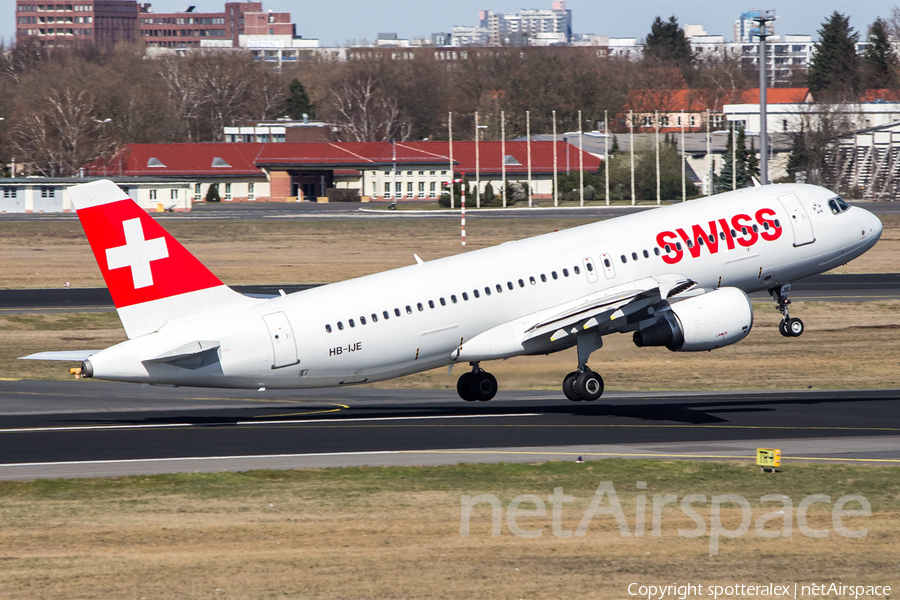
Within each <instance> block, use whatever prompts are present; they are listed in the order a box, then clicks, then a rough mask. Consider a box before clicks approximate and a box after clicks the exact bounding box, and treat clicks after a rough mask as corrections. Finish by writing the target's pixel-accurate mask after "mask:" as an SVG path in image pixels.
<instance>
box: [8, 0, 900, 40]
mask: <svg viewBox="0 0 900 600" xmlns="http://www.w3.org/2000/svg"><path fill="white" fill-rule="evenodd" d="M29 1H30V2H41V1H42V0H29ZM70 1H71V0H70ZM150 3H151V4H152V6H153V9H154V11H155V12H175V11H178V10H181V9H182V8H184V7H185V6H187V5H189V4H193V5H195V6H196V9H195V12H219V11H222V10H223V7H224V4H225V0H193V2H190V0H155V1H153V0H151V2H150ZM898 4H900V0H840V1H833V0H768V3H766V2H762V3H759V2H757V1H756V0H748V1H746V2H745V1H734V0H668V1H663V0H568V2H567V3H566V8H569V9H570V10H571V11H572V29H573V32H574V33H593V34H595V35H607V36H610V37H636V38H639V39H640V38H643V37H645V36H646V35H647V33H648V32H649V31H650V24H651V23H652V22H653V19H654V18H655V17H656V16H661V17H663V18H664V19H667V18H668V17H670V16H672V15H674V16H675V17H676V18H677V19H678V22H679V23H680V24H682V25H684V24H691V25H702V26H703V27H704V28H705V29H706V32H707V33H708V34H710V35H724V36H725V39H726V41H732V37H733V31H734V21H735V20H736V19H737V18H738V17H739V16H740V14H741V13H742V12H745V11H747V10H750V9H774V10H775V14H776V16H777V17H778V20H777V21H776V22H775V33H776V34H809V35H812V36H814V38H815V39H817V38H818V36H817V34H816V32H817V31H818V30H819V29H820V28H821V26H822V23H823V21H825V20H826V19H827V18H828V16H829V15H831V13H832V12H834V11H838V12H841V13H842V14H845V15H847V16H849V17H850V25H851V26H852V27H853V28H854V29H855V30H856V31H859V32H862V35H861V39H862V38H863V37H865V32H866V30H867V28H868V26H869V25H870V24H871V23H872V22H873V21H874V20H875V19H876V18H877V17H882V18H885V19H887V18H888V17H890V14H891V9H892V8H894V7H895V6H897V5H898ZM550 5H551V0H443V1H437V0H263V8H264V9H265V10H268V9H272V10H273V11H275V12H289V13H291V19H292V21H293V22H294V23H296V24H297V33H298V35H300V36H302V37H304V38H316V39H319V40H320V43H321V45H323V46H341V45H344V44H346V43H347V42H348V41H357V42H359V41H362V40H369V41H371V40H374V39H376V37H377V36H378V34H379V33H396V34H397V35H398V37H400V38H408V39H409V38H413V37H430V36H431V34H432V33H435V32H439V31H447V32H449V31H450V30H451V29H452V28H453V26H454V25H477V24H478V11H479V10H493V11H495V12H507V13H515V12H518V11H519V10H521V9H522V8H550ZM15 6H16V2H15V1H14V0H0V38H2V39H4V40H6V41H11V40H13V39H14V37H15V27H16V25H15Z"/></svg>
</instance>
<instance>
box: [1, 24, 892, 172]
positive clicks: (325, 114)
mask: <svg viewBox="0 0 900 600" xmlns="http://www.w3.org/2000/svg"><path fill="white" fill-rule="evenodd" d="M847 23H848V21H847V19H846V17H844V16H843V15H840V14H839V13H834V15H832V16H831V17H830V18H829V20H827V21H826V22H825V24H823V29H822V30H821V31H820V32H819V33H820V37H821V40H822V41H821V42H820V44H819V45H818V46H817V49H816V56H815V60H814V62H813V66H812V68H811V69H810V71H809V74H808V79H809V81H808V83H809V86H810V87H811V89H813V90H814V91H816V93H820V94H822V97H826V96H828V97H835V98H849V97H851V96H852V95H853V94H857V95H858V94H859V93H860V91H861V90H863V89H864V88H865V87H871V86H873V85H877V86H878V87H897V86H898V85H900V84H898V83H897V71H898V66H897V60H896V57H895V56H894V55H893V51H892V49H891V47H890V44H889V43H887V42H886V41H885V40H887V36H888V34H890V33H891V32H896V30H897V24H898V23H900V15H898V14H897V9H895V13H894V14H893V15H892V17H891V19H889V20H888V21H882V20H880V19H879V20H878V21H876V23H875V24H873V25H872V27H871V28H870V36H869V39H870V41H873V40H874V41H873V43H871V44H870V47H869V50H868V51H867V54H866V56H865V57H864V58H863V61H864V63H863V64H860V63H859V62H852V61H858V60H859V59H858V58H857V57H856V55H855V51H854V52H853V53H852V54H853V56H852V57H850V55H849V54H848V48H849V46H848V45H847V43H848V41H850V42H852V43H854V44H855V41H856V40H857V39H858V34H856V33H854V32H853V31H852V29H850V28H849V25H848V24H847ZM892 28H893V29H892ZM854 36H856V37H854ZM454 50H455V51H456V52H457V53H458V55H459V56H460V58H459V59H458V60H455V61H446V60H441V59H440V58H438V56H437V53H435V52H411V53H403V54H404V58H402V59H395V58H394V57H392V56H391V54H392V53H393V52H394V51H393V50H382V49H377V48H376V49H372V52H367V53H365V56H364V57H362V58H356V59H354V60H347V61H336V60H328V59H325V58H321V57H316V56H314V55H310V56H309V57H308V59H307V60H301V61H299V62H298V63H297V64H292V65H285V66H284V67H283V69H282V70H281V71H274V70H272V69H271V68H270V67H269V65H267V64H266V63H265V61H255V60H254V59H253V57H252V56H251V55H250V54H249V53H246V52H235V51H228V50H224V51H223V50H215V49H209V50H200V51H192V52H188V53H186V54H185V55H164V56H162V57H160V58H150V57H148V56H147V55H146V54H145V52H144V48H143V47H141V46H139V45H124V44H123V45H119V46H116V47H115V48H111V49H105V48H100V47H95V46H72V47H61V48H44V47H41V46H40V45H39V44H37V43H36V42H30V41H28V40H20V41H18V42H17V43H16V44H14V45H12V46H10V47H7V48H3V47H0V117H3V118H4V121H2V122H0V163H7V162H9V161H10V159H12V158H13V157H15V159H16V160H17V161H18V162H19V163H20V164H25V165H27V168H28V169H29V172H30V173H33V174H39V175H47V176H71V175H75V174H76V173H77V171H78V169H79V168H80V167H81V166H83V165H85V164H87V163H88V162H90V161H91V160H94V159H96V158H98V157H101V156H103V155H105V154H107V153H110V152H112V151H113V150H114V149H115V148H116V147H118V146H119V145H121V144H126V143H151V142H155V143H168V142H190V141H216V140H221V139H222V135H223V131H222V130H223V128H224V127H226V126H232V125H238V124H240V123H243V122H245V121H247V120H264V119H273V118H278V117H283V116H289V117H290V118H294V119H299V118H301V116H302V115H303V114H304V113H305V114H308V115H310V117H315V118H319V119H322V120H325V121H327V122H329V123H333V124H335V125H336V126H337V135H338V136H339V139H341V140H346V141H389V140H392V139H393V140H398V141H405V140H411V139H446V138H447V136H448V134H449V131H448V125H449V124H448V120H447V115H448V113H450V112H452V113H453V134H454V137H455V138H456V139H472V137H473V133H474V116H475V112H476V111H477V112H478V113H479V122H480V124H481V125H485V126H486V127H487V128H486V130H485V131H484V139H499V138H500V129H501V124H500V114H501V112H503V113H504V114H505V119H504V125H505V133H506V136H507V138H512V137H516V136H522V135H524V134H525V133H526V112H528V113H529V115H530V127H531V132H532V133H536V132H541V133H549V132H550V131H551V129H552V126H553V123H552V119H553V113H554V111H555V113H556V125H557V128H558V131H560V132H564V131H567V130H568V131H571V130H576V129H578V128H579V126H580V127H581V128H584V129H594V128H595V127H596V124H597V123H598V122H601V121H602V120H603V118H604V114H608V115H609V117H610V118H613V117H615V116H616V115H621V113H622V112H623V109H624V108H625V107H626V102H627V99H628V97H629V93H630V92H631V91H632V90H660V89H663V90H664V89H684V88H688V89H691V90H697V91H698V92H700V93H701V94H705V95H706V97H721V96H722V95H724V93H727V92H728V91H730V90H740V89H750V88H754V87H756V85H757V84H756V81H757V77H758V74H757V72H756V71H755V70H748V68H747V67H746V66H745V65H742V63H741V61H740V59H739V58H737V57H733V56H728V55H718V56H702V57H701V56H698V55H697V54H695V53H694V52H693V51H692V50H691V48H690V43H689V41H688V40H687V39H686V38H685V36H684V33H683V31H682V29H681V28H680V26H679V25H678V22H677V20H676V19H675V17H671V18H669V19H667V20H664V19H662V18H660V17H656V19H655V20H654V21H653V23H652V24H651V28H650V33H649V34H648V36H647V38H646V40H645V49H644V52H643V55H642V56H641V57H640V58H630V57H623V56H600V55H598V51H597V49H596V48H538V47H513V48H510V47H507V48H457V49H454ZM362 54H363V53H359V55H360V56H362ZM462 55H465V58H462ZM848 61H850V62H848ZM848 65H850V66H848ZM848 73H849V75H848ZM854 74H855V75H854ZM794 83H795V84H798V85H802V84H803V83H804V82H803V81H798V82H794ZM579 111H581V115H582V119H583V121H582V122H581V123H579V122H578V112H579ZM611 177H612V175H611ZM617 185H618V184H617ZM653 185H654V187H655V182H654V184H653ZM629 187H630V186H629Z"/></svg>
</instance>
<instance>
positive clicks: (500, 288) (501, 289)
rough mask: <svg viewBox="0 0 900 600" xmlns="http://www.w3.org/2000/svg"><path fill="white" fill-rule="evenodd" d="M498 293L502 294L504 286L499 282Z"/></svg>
mask: <svg viewBox="0 0 900 600" xmlns="http://www.w3.org/2000/svg"><path fill="white" fill-rule="evenodd" d="M497 293H498V294H502V293H503V286H502V285H500V284H499V283H498V284H497Z"/></svg>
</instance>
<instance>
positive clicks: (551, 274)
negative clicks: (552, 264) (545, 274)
mask: <svg viewBox="0 0 900 600" xmlns="http://www.w3.org/2000/svg"><path fill="white" fill-rule="evenodd" d="M550 277H552V278H553V279H559V275H557V274H556V271H551V272H550Z"/></svg>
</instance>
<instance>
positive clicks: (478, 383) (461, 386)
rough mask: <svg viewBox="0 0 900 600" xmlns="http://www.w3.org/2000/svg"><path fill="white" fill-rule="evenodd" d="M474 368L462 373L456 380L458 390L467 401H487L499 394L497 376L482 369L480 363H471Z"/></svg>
mask: <svg viewBox="0 0 900 600" xmlns="http://www.w3.org/2000/svg"><path fill="white" fill-rule="evenodd" d="M469 364H471V365H472V370H471V371H469V372H468V373H463V374H462V375H460V377H459V380H458V381H457V382H456V392H457V393H458V394H459V397H460V398H462V399H463V400H465V401H466V402H475V401H476V400H479V401H481V402H487V401H488V400H490V399H491V398H493V397H494V396H496V395H497V378H496V377H494V376H493V375H491V374H490V373H488V372H487V371H484V370H482V368H481V367H479V366H478V365H479V363H477V362H473V363H469Z"/></svg>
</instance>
